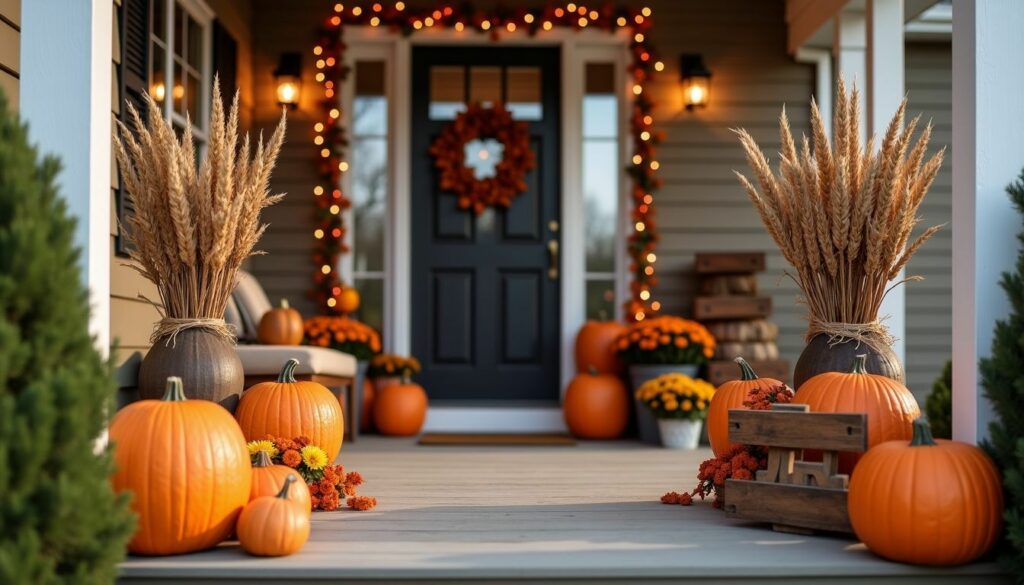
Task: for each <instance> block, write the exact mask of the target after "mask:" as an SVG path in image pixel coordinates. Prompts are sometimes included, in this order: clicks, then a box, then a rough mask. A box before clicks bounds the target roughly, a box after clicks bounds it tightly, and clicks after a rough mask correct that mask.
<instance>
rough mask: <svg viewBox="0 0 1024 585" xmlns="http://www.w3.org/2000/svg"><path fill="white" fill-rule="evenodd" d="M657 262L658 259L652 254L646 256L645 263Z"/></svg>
mask: <svg viewBox="0 0 1024 585" xmlns="http://www.w3.org/2000/svg"><path fill="white" fill-rule="evenodd" d="M657 260H658V257H657V256H655V255H654V252H651V253H650V254H648V255H647V261H648V262H650V263H651V264H654V262H655V261H657Z"/></svg>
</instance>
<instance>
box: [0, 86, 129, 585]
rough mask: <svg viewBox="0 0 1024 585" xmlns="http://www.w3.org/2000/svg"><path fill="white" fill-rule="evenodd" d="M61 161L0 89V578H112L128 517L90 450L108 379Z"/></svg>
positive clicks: (99, 427)
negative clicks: (61, 182) (34, 139)
mask: <svg viewBox="0 0 1024 585" xmlns="http://www.w3.org/2000/svg"><path fill="white" fill-rule="evenodd" d="M59 166H60V165H59V163H58V162H57V161H56V160H55V159H53V158H50V157H47V158H45V159H43V160H41V161H40V159H39V156H38V154H37V153H36V150H35V148H33V147H32V146H30V145H29V142H28V138H27V130H26V127H25V126H24V125H22V124H21V123H20V122H19V121H18V119H17V116H15V115H14V114H11V113H10V112H8V109H7V99H6V98H5V97H3V96H2V95H0V583H12V584H14V583H19V584H21V583H24V584H29V583H31V584H34V585H39V584H43V585H48V584H60V583H67V584H72V583H73V584H76V585H88V584H94V583H112V582H113V581H114V579H115V578H116V576H117V563H118V561H120V560H121V559H122V558H123V557H124V554H125V545H126V543H127V539H128V538H129V537H130V535H131V533H132V530H133V527H134V520H133V518H132V516H131V513H130V511H129V510H128V502H127V498H124V497H118V496H116V495H115V494H114V493H113V490H112V489H111V486H110V481H109V477H110V474H111V471H112V469H113V464H112V460H111V457H110V453H109V451H102V452H99V453H98V454H97V449H98V447H97V445H98V443H97V438H98V437H100V436H101V434H102V433H103V430H104V427H105V425H106V422H107V416H108V414H109V413H110V412H112V409H113V402H112V398H113V396H114V390H115V385H114V381H113V377H112V375H111V368H110V365H109V364H108V363H106V362H105V361H104V360H103V359H102V358H101V356H100V355H99V353H98V352H97V351H96V350H95V348H94V347H93V340H92V338H91V336H90V335H89V332H88V319H89V306H88V297H87V294H86V289H85V287H84V286H83V284H82V281H81V277H80V276H81V275H80V267H79V264H78V261H79V251H78V250H77V249H75V248H74V246H73V244H72V238H73V233H74V229H75V223H74V220H73V219H72V218H70V217H69V215H68V211H67V208H66V205H65V203H64V201H63V200H62V199H61V198H60V196H59V194H58V190H57V185H56V180H55V179H56V176H57V173H58V170H59Z"/></svg>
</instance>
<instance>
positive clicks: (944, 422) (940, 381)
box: [924, 361, 953, 439]
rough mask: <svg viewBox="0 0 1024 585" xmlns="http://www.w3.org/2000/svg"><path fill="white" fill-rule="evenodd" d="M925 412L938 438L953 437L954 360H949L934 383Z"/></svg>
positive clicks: (926, 401)
mask: <svg viewBox="0 0 1024 585" xmlns="http://www.w3.org/2000/svg"><path fill="white" fill-rule="evenodd" d="M924 412H925V414H927V415H928V424H930V425H931V427H932V436H934V437H935V438H937V439H951V438H952V437H953V362H952V361H947V362H946V366H945V367H943V368H942V375H940V376H939V377H938V378H936V379H935V383H934V384H932V393H931V394H929V395H928V399H927V400H925V402H924Z"/></svg>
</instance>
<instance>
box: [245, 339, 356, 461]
mask: <svg viewBox="0 0 1024 585" xmlns="http://www.w3.org/2000/svg"><path fill="white" fill-rule="evenodd" d="M298 365H299V360H296V359H290V360H288V361H287V362H285V364H284V367H282V368H281V374H280V375H279V376H278V377H277V381H276V382H261V383H259V384H255V385H253V387H252V388H249V389H248V390H246V392H245V394H242V400H241V401H240V402H239V403H238V408H237V409H236V410H235V418H237V419H238V424H239V425H240V426H241V427H242V432H243V433H245V438H246V440H249V441H254V440H256V439H264V438H266V437H267V435H271V436H274V437H287V438H292V437H300V436H305V437H309V439H310V440H311V441H312V442H313V444H314V445H318V446H319V447H320V448H321V449H323V450H324V451H325V452H326V453H327V457H328V460H329V461H334V459H335V458H336V457H337V456H338V453H339V452H340V451H341V441H342V437H343V436H344V434H345V419H344V417H343V416H342V412H341V405H340V404H339V403H338V399H337V398H336V397H335V396H334V394H332V393H331V391H330V390H328V389H327V388H326V387H324V386H322V385H320V384H317V383H316V382H297V381H296V380H295V367H296V366H298Z"/></svg>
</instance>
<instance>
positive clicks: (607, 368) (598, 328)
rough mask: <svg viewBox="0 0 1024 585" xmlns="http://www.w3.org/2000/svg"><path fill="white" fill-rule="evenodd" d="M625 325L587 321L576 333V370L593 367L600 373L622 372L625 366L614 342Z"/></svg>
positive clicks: (625, 329) (625, 328) (586, 369)
mask: <svg viewBox="0 0 1024 585" xmlns="http://www.w3.org/2000/svg"><path fill="white" fill-rule="evenodd" d="M626 331H627V327H626V326H625V325H623V324H622V323H618V322H615V321H587V322H586V324H585V325H583V327H581V328H580V332H579V333H578V334H577V335H576V371H577V372H581V373H582V372H587V371H589V370H590V368H594V369H596V370H597V371H598V373H601V374H622V373H623V372H624V371H625V369H626V367H625V365H624V364H623V363H622V360H620V359H619V356H618V354H617V353H616V352H615V346H614V342H615V340H616V339H617V338H618V337H619V335H621V334H623V333H625V332H626Z"/></svg>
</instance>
